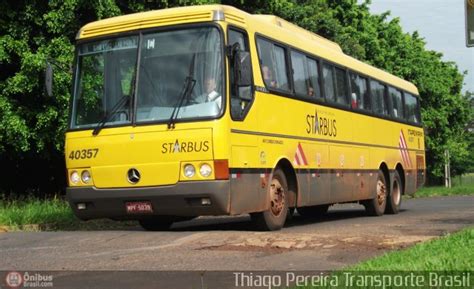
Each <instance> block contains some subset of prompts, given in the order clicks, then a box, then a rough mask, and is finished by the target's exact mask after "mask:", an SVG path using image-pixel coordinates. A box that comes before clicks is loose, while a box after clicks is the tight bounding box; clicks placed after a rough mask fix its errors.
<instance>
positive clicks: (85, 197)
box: [66, 181, 230, 220]
mask: <svg viewBox="0 0 474 289" xmlns="http://www.w3.org/2000/svg"><path fill="white" fill-rule="evenodd" d="M229 188H230V186H229V181H204V182H181V183H177V184H175V185H171V186H159V187H143V188H117V189H97V188H95V187H68V188H67V189H66V198H67V200H68V202H69V205H70V206H71V208H72V210H73V211H74V214H75V215H76V216H77V217H78V218H80V219H82V220H90V219H99V218H110V219H116V220H133V219H141V218H144V217H150V215H167V216H183V217H187V216H189V217H194V216H203V215H228V214H229V212H230V197H229V196H230V193H229V192H230V190H229ZM203 198H204V199H210V201H211V202H210V204H205V205H203V204H202V199H203ZM127 202H150V203H151V205H152V208H153V213H151V214H150V213H138V214H137V213H133V214H131V213H127V210H126V203H127ZM79 204H85V209H78V205H79Z"/></svg>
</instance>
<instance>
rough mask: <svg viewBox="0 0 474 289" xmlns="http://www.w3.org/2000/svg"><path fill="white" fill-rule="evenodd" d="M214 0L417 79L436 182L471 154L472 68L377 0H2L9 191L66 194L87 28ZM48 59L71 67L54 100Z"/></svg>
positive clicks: (0, 153)
mask: <svg viewBox="0 0 474 289" xmlns="http://www.w3.org/2000/svg"><path fill="white" fill-rule="evenodd" d="M207 3H222V4H228V5H233V6H236V7H237V8H240V9H243V10H246V11H248V12H250V13H265V14H275V15H278V16H280V17H282V18H284V19H286V20H288V21H290V22H293V23H296V24H298V25H300V26H302V27H304V28H306V29H308V30H311V31H313V32H316V33H318V34H320V35H322V36H324V37H327V38H329V39H331V40H333V41H336V42H337V43H339V44H340V45H341V47H342V48H343V50H344V51H345V53H347V54H349V55H352V56H354V57H356V58H358V59H360V60H363V61H366V62H368V63H370V64H373V65H375V66H377V67H379V68H382V69H385V70H387V71H388V72H390V73H393V74H395V75H398V76H400V77H402V78H404V79H407V80H409V81H412V82H413V83H415V84H416V85H417V86H418V88H419V90H420V94H421V99H422V117H423V120H424V123H425V127H426V131H427V134H428V135H427V138H426V144H427V149H428V151H427V158H428V172H429V175H430V176H431V178H432V179H436V178H439V177H440V176H441V175H442V168H443V162H444V159H443V155H444V150H445V149H449V150H450V152H451V157H452V160H453V161H454V162H461V161H462V160H463V159H465V158H466V157H467V155H468V153H469V151H468V147H469V141H468V138H467V137H466V136H467V135H466V134H467V131H466V130H465V127H466V124H467V123H468V122H469V120H470V117H472V115H471V113H472V112H471V111H472V109H471V108H470V105H469V103H468V99H467V97H465V96H462V95H461V87H462V83H463V74H461V73H460V72H459V71H458V69H457V67H456V65H455V64H454V63H450V62H445V61H442V59H441V57H442V55H441V54H440V53H437V52H434V51H429V50H427V49H426V48H425V42H424V40H423V39H422V38H421V37H420V35H418V33H416V32H415V33H413V34H411V35H410V34H407V33H404V32H403V31H402V29H401V27H400V24H399V20H398V19H397V18H395V19H392V20H388V15H389V14H388V13H384V14H381V15H372V14H370V13H369V8H368V7H369V5H370V3H369V1H367V2H366V3H363V4H358V3H357V1H356V0H339V1H332V0H269V1H263V0H255V1H249V0H222V1H218V0H214V1H213V0H155V1H140V0H102V1H85V0H64V1H59V0H50V1H40V0H15V1H13V0H7V1H2V2H1V3H0V162H1V164H2V167H3V169H5V168H9V169H8V170H7V174H6V175H3V176H5V179H2V181H1V182H0V190H1V191H4V192H7V193H8V192H14V191H19V192H24V191H33V192H34V191H40V192H57V191H59V190H61V189H62V188H64V186H65V173H64V172H65V168H64V156H63V144H64V143H63V140H64V132H65V129H66V126H67V119H68V109H69V108H68V106H69V99H70V87H71V81H72V79H71V78H72V73H71V64H72V61H73V57H74V39H75V36H76V33H77V31H78V30H79V28H80V27H81V26H82V25H84V24H86V23H88V22H91V21H94V20H97V19H103V18H108V17H113V16H117V15H121V14H128V13H133V12H139V11H146V10H151V9H163V8H168V7H174V6H184V5H195V4H207ZM47 59H55V62H56V63H57V65H58V66H60V67H62V69H56V73H55V77H54V83H55V86H54V97H51V98H49V97H47V96H46V95H45V92H44V87H43V71H44V68H45V63H46V60H47ZM471 139H472V138H471ZM471 145H472V142H471ZM471 150H472V147H471ZM471 154H472V152H471Z"/></svg>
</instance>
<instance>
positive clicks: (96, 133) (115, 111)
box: [92, 95, 128, 136]
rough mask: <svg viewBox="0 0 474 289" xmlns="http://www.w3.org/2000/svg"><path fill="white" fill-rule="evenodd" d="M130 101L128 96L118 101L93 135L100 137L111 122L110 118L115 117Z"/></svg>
mask: <svg viewBox="0 0 474 289" xmlns="http://www.w3.org/2000/svg"><path fill="white" fill-rule="evenodd" d="M127 100H128V95H124V96H122V98H120V99H119V101H117V103H116V104H115V105H114V106H113V107H112V109H111V110H110V112H109V113H107V114H106V115H105V116H104V117H103V118H102V119H101V120H100V121H99V123H98V124H97V126H96V127H95V128H94V131H93V132H92V135H94V136H95V135H98V134H99V132H100V131H101V130H102V128H104V126H105V124H106V123H107V122H108V121H109V120H110V118H111V117H112V116H113V115H115V114H116V113H117V112H118V110H119V109H120V108H122V107H123V105H124V104H125V103H126V101H127Z"/></svg>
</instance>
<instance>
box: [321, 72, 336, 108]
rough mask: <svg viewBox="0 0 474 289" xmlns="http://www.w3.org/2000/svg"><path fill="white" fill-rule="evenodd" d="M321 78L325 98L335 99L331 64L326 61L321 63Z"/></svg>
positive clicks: (333, 100) (328, 99)
mask: <svg viewBox="0 0 474 289" xmlns="http://www.w3.org/2000/svg"><path fill="white" fill-rule="evenodd" d="M323 79H324V93H325V95H326V100H327V101H331V102H335V100H336V91H335V88H336V87H335V83H334V74H333V66H332V65H330V64H327V63H324V65H323Z"/></svg>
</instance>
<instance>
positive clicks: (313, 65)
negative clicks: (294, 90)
mask: <svg viewBox="0 0 474 289" xmlns="http://www.w3.org/2000/svg"><path fill="white" fill-rule="evenodd" d="M307 60H308V72H309V87H308V95H310V93H309V92H312V95H310V97H311V98H322V95H321V86H320V84H319V83H320V82H319V70H318V67H319V65H318V62H316V60H314V59H311V58H307Z"/></svg>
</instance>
